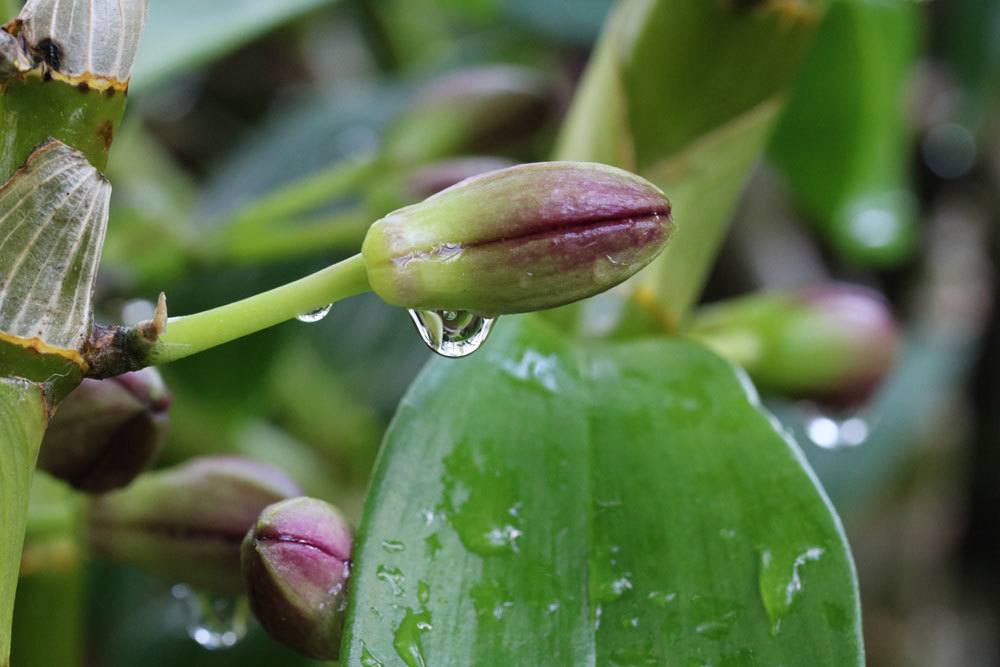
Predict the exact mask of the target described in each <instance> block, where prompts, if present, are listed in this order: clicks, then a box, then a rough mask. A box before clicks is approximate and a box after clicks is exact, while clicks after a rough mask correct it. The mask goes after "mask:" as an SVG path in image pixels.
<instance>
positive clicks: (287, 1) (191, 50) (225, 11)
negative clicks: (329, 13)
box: [132, 0, 333, 92]
mask: <svg viewBox="0 0 1000 667" xmlns="http://www.w3.org/2000/svg"><path fill="white" fill-rule="evenodd" d="M332 1H333V0H281V2H275V1H274V0H226V1H225V2H206V1H205V0H152V1H151V2H150V6H149V21H148V24H147V29H146V36H145V38H144V39H143V44H142V48H141V49H140V50H139V59H138V62H137V63H136V69H135V77H134V83H133V85H132V90H133V91H138V92H144V91H147V90H150V89H152V88H154V87H155V86H157V85H159V84H162V83H163V82H164V81H165V80H166V79H168V78H170V77H172V76H175V75H177V74H180V73H182V72H184V71H185V70H187V69H190V68H193V67H196V66H198V65H201V64H203V63H205V62H207V61H209V60H211V59H212V58H215V57H218V56H220V55H223V54H225V53H227V52H229V51H233V50H235V49H237V48H239V47H240V46H241V45H243V44H245V43H247V42H249V41H251V40H252V39H254V38H255V37H258V36H259V35H261V34H263V33H264V32H266V31H268V30H270V29H272V28H275V27H277V26H278V25H281V24H282V23H287V22H288V21H291V20H292V19H295V18H298V17H300V16H302V15H303V14H305V13H306V12H309V11H312V10H314V9H317V8H319V7H323V6H325V5H328V4H330V3H331V2H332Z"/></svg>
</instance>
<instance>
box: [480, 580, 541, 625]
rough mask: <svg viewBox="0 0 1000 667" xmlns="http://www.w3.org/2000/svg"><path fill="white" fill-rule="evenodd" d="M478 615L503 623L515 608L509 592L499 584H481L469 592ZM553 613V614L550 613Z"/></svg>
mask: <svg viewBox="0 0 1000 667" xmlns="http://www.w3.org/2000/svg"><path fill="white" fill-rule="evenodd" d="M469 594H470V596H471V597H472V603H473V606H475V608H476V614H477V615H479V616H480V617H490V618H493V620H495V621H502V620H503V617H504V615H505V614H506V613H507V611H508V610H509V609H511V608H512V607H513V606H514V601H513V600H511V599H510V595H509V594H508V592H507V590H506V589H505V588H504V587H502V586H501V585H500V584H499V583H498V582H495V581H494V582H481V583H479V584H476V585H475V586H473V587H472V590H471V591H469ZM550 613H551V612H550Z"/></svg>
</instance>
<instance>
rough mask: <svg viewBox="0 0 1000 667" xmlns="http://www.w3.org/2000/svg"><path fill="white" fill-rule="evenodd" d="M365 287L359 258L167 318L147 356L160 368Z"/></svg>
mask: <svg viewBox="0 0 1000 667" xmlns="http://www.w3.org/2000/svg"><path fill="white" fill-rule="evenodd" d="M369 289H370V287H369V285H368V274H367V272H366V271H365V264H364V260H363V259H362V258H361V255H360V254H359V255H354V256H353V257H349V258H348V259H345V260H344V261H342V262H338V263H337V264H334V265H332V266H329V267H327V268H325V269H323V270H321V271H317V272H316V273H313V274H311V275H308V276H306V277H305V278H300V279H299V280H296V281H295V282H291V283H288V284H287V285H282V286H281V287H276V288H274V289H272V290H269V291H267V292H262V293H260V294H256V295H254V296H251V297H248V298H246V299H243V300H241V301H236V302H234V303H230V304H228V305H225V306H220V307H218V308H213V309H211V310H206V311H203V312H201V313H197V314H195V315H186V316H183V317H172V318H170V319H169V320H167V324H166V329H165V331H164V332H163V333H162V334H160V336H159V337H158V338H157V340H156V341H155V342H154V343H153V344H152V346H151V347H150V348H149V349H148V351H147V353H146V362H147V363H148V364H149V365H154V364H155V365H160V364H166V363H170V362H171V361H177V360H178V359H183V358H184V357H188V356H191V355H192V354H197V353H198V352H203V351H205V350H208V349H210V348H213V347H216V346H217V345H222V344H223V343H228V342H229V341H232V340H236V339H237V338H241V337H243V336H247V335H249V334H252V333H256V332H258V331H261V330H262V329H266V328H268V327H271V326H274V325H275V324H279V323H281V322H284V321H286V320H290V319H293V318H295V317H297V316H299V315H301V314H303V313H308V312H310V311H313V310H316V309H318V308H323V307H325V306H328V305H330V304H331V303H334V302H336V301H340V300H341V299H346V298H347V297H350V296H354V295H356V294H362V293H364V292H367V291H368V290H369Z"/></svg>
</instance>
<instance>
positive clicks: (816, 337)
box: [691, 284, 900, 403]
mask: <svg viewBox="0 0 1000 667" xmlns="http://www.w3.org/2000/svg"><path fill="white" fill-rule="evenodd" d="M691 334H692V335H693V336H694V337H695V338H699V339H701V340H703V341H704V342H705V343H706V344H708V346H709V347H712V348H714V349H715V350H716V351H717V352H719V353H720V354H722V355H723V356H726V357H729V358H731V359H732V360H733V361H736V362H738V363H740V364H742V365H743V366H744V368H746V370H747V372H748V373H750V375H751V377H753V379H754V380H755V381H756V382H757V383H758V384H759V385H760V386H762V387H763V388H766V389H769V390H772V391H778V392H781V393H785V394H788V395H791V396H799V397H808V398H819V399H824V400H828V401H832V402H838V403H843V402H847V403H850V402H856V401H857V400H860V399H863V398H865V397H866V396H867V395H868V394H870V392H871V390H872V389H874V388H875V387H876V386H877V385H878V383H879V382H880V381H881V380H882V378H883V377H884V376H885V374H886V373H887V372H888V371H889V369H890V368H891V367H892V363H893V359H894V357H895V353H896V351H897V348H898V346H899V344H900V336H899V331H898V329H897V327H896V323H895V320H894V318H893V316H892V313H891V311H890V309H889V305H888V303H886V301H885V299H884V298H883V297H882V296H881V295H880V294H878V293H877V292H874V291H872V290H869V289H866V288H863V287H858V286H854V285H845V284H830V285H822V286H817V287H811V288H806V289H800V290H796V291H792V292H781V293H769V294H761V295H754V296H749V297H745V298H742V299H735V300H733V301H729V302H725V303H720V304H716V305H713V306H709V307H708V308H706V309H704V311H703V312H702V313H700V314H699V315H698V316H697V317H696V318H695V321H694V324H693V326H692V330H691Z"/></svg>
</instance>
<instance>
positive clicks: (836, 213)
mask: <svg viewBox="0 0 1000 667" xmlns="http://www.w3.org/2000/svg"><path fill="white" fill-rule="evenodd" d="M919 22H920V9H919V7H918V6H917V3H913V2H882V1H881V0H835V2H833V3H832V4H831V5H830V11H829V12H828V13H827V17H826V20H825V21H824V22H823V25H822V26H821V27H820V30H819V33H818V35H817V37H816V45H815V47H814V48H813V50H812V52H811V53H810V55H809V56H808V58H806V61H805V63H804V65H803V68H802V72H801V74H800V76H799V77H798V79H797V81H796V84H795V88H794V91H793V95H792V98H791V100H790V101H789V103H788V107H787V109H786V110H785V113H784V115H783V117H782V119H781V121H780V123H779V126H778V129H777V130H776V132H775V136H774V141H773V143H772V146H771V157H772V158H773V160H774V162H775V163H776V164H777V165H778V166H779V167H780V168H781V170H782V171H783V173H784V175H785V177H786V178H787V179H788V181H789V183H790V185H791V186H792V189H793V191H794V194H795V197H796V198H797V200H798V201H799V203H800V205H801V206H802V207H803V209H804V210H805V211H806V213H807V214H808V215H809V216H810V217H811V218H812V219H814V220H815V221H816V223H817V224H818V225H819V228H820V229H821V230H822V231H823V233H824V234H825V235H826V236H827V238H828V239H829V240H830V242H831V243H833V245H834V247H835V248H836V249H837V250H838V251H839V252H840V253H841V254H842V255H843V256H844V257H845V258H847V259H849V260H851V261H854V262H859V263H866V264H883V265H884V264H893V263H896V262H898V261H900V260H902V259H904V258H905V257H906V256H907V255H908V254H909V253H910V252H911V251H912V249H913V243H914V228H913V227H914V222H915V221H914V216H915V210H914V207H915V203H914V198H913V195H912V193H911V192H910V185H909V182H908V181H909V176H908V173H907V172H908V168H909V163H910V157H911V155H910V153H911V137H910V129H909V128H908V127H907V124H906V120H905V118H904V116H903V111H904V95H905V92H906V85H905V84H906V81H907V78H908V76H909V74H910V70H911V67H912V66H913V64H914V60H915V58H916V55H917V45H918V41H919V40H918V34H919V27H920V26H919Z"/></svg>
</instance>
